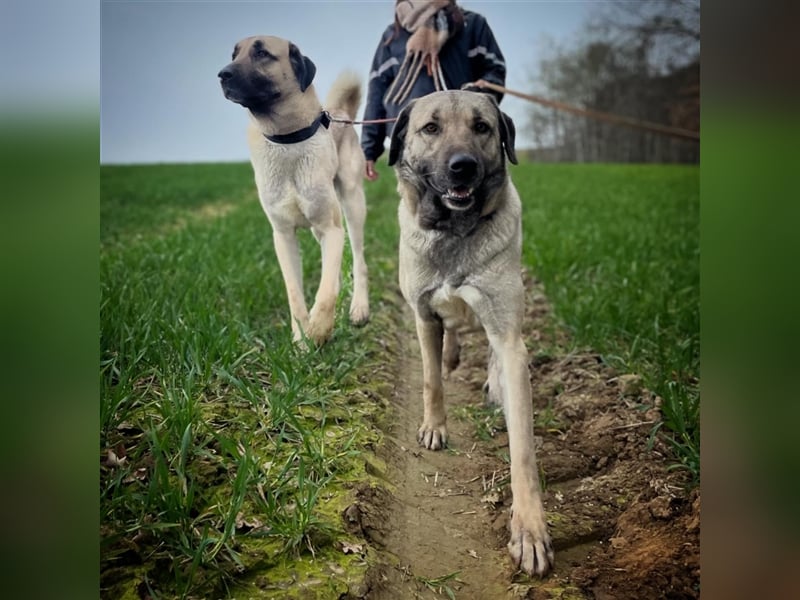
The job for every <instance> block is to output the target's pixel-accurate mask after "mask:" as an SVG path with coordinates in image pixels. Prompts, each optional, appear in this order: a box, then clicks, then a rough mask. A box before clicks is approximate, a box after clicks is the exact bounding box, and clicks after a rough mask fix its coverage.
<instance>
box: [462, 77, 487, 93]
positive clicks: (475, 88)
mask: <svg viewBox="0 0 800 600" xmlns="http://www.w3.org/2000/svg"><path fill="white" fill-rule="evenodd" d="M485 83H486V82H485V81H484V80H483V79H478V80H477V81H470V82H469V83H465V84H464V85H462V86H461V89H462V90H467V91H470V92H482V91H484V90H485V89H486V87H485V85H484V84H485Z"/></svg>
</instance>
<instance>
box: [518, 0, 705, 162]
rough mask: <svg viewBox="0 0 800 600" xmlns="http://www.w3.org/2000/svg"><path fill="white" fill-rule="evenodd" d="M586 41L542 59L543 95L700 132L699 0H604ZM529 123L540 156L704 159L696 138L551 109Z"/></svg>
mask: <svg viewBox="0 0 800 600" xmlns="http://www.w3.org/2000/svg"><path fill="white" fill-rule="evenodd" d="M580 39H581V42H580V43H578V44H577V45H576V46H575V47H572V48H561V47H558V46H555V45H554V46H552V49H551V50H550V51H549V52H548V54H546V55H545V56H544V57H543V58H542V59H541V61H540V65H539V67H540V68H539V76H538V80H537V81H536V82H534V83H535V85H536V87H537V88H538V91H539V92H540V93H541V94H542V95H545V96H547V97H549V98H551V99H554V100H558V101H561V102H565V103H568V104H572V105H576V106H578V107H582V108H586V109H591V110H594V111H602V112H607V113H613V114H617V115H620V116H624V117H628V118H632V119H638V120H642V121H651V122H655V123H661V124H664V125H672V126H675V127H680V128H683V129H689V130H694V131H696V130H698V129H699V112H700V104H699V98H700V79H699V73H700V61H699V57H700V4H699V1H698V0H670V1H661V2H636V3H624V4H618V3H608V4H604V5H603V6H602V8H601V9H600V11H599V12H597V13H596V14H595V15H593V17H592V19H591V20H590V22H589V23H588V24H587V26H586V28H585V35H582V36H581V38H580ZM528 126H529V127H531V128H532V129H533V132H534V136H533V137H534V139H535V140H537V144H539V146H538V148H537V151H535V152H534V155H535V156H537V157H539V158H541V159H545V160H553V159H554V157H555V156H558V157H560V159H562V160H573V161H624V162H646V161H659V162H661V161H668V162H676V161H681V162H695V161H697V160H699V149H698V147H697V146H698V145H697V143H696V142H691V141H689V142H685V141H676V140H674V139H670V138H666V137H662V136H658V135H656V134H653V133H648V132H643V131H636V130H632V129H628V128H620V127H619V126H617V125H611V124H608V123H602V122H596V121H591V120H590V119H588V118H586V117H576V116H573V115H565V114H560V115H558V116H556V115H554V113H553V111H552V110H551V109H549V108H548V109H545V108H542V107H534V108H532V109H531V113H530V120H529V123H528ZM548 129H549V130H551V131H552V133H548ZM548 143H549V144H558V148H557V149H556V148H555V147H552V146H548Z"/></svg>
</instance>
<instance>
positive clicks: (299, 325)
mask: <svg viewBox="0 0 800 600" xmlns="http://www.w3.org/2000/svg"><path fill="white" fill-rule="evenodd" d="M272 238H273V243H274V245H275V254H276V255H277V257H278V264H279V265H280V267H281V273H282V274H283V282H284V284H285V286H286V296H287V297H288V300H289V311H290V313H291V321H292V337H293V338H294V341H295V342H299V341H300V340H301V339H302V338H303V332H304V331H305V330H306V328H307V327H308V309H307V308H306V301H305V298H304V297H303V267H302V263H301V262H300V251H299V249H298V247H297V237H296V235H295V233H294V230H291V231H289V232H285V231H279V230H277V229H274V228H273V233H272Z"/></svg>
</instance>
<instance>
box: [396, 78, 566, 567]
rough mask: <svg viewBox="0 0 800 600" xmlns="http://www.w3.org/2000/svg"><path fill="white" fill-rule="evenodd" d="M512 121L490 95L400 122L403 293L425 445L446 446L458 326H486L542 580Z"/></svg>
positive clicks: (542, 529)
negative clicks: (445, 381) (448, 373)
mask: <svg viewBox="0 0 800 600" xmlns="http://www.w3.org/2000/svg"><path fill="white" fill-rule="evenodd" d="M506 157H508V159H509V160H510V161H511V162H513V163H516V155H515V153H514V125H513V123H512V121H511V119H510V118H509V117H508V116H507V115H505V114H504V113H502V112H501V111H500V109H499V108H498V106H497V103H496V102H495V101H494V99H493V98H491V97H490V96H489V95H487V94H481V93H475V92H469V91H445V92H436V93H433V94H429V95H427V96H423V97H422V98H419V99H417V100H414V101H412V102H411V103H410V104H409V105H408V106H407V107H406V108H405V109H403V111H401V113H400V115H399V116H398V120H397V123H396V124H395V126H394V130H393V132H392V138H391V146H390V150H389V164H390V165H394V168H395V172H396V174H397V179H398V185H397V189H398V192H399V193H400V196H401V199H402V200H401V202H400V207H399V218H400V287H401V289H402V292H403V296H404V297H405V299H406V301H407V302H408V303H409V305H410V306H411V308H412V309H413V310H414V315H415V318H416V327H417V336H418V337H419V344H420V348H421V350H422V364H423V378H424V388H423V404H424V416H423V421H422V426H421V427H420V429H419V434H418V440H419V443H420V444H421V445H422V446H424V447H426V448H428V449H430V450H439V449H441V448H443V447H444V446H445V445H446V443H447V425H446V420H447V417H446V415H445V408H444V397H443V386H442V368H443V365H444V368H445V369H447V370H450V369H453V368H455V366H456V365H457V364H458V354H459V348H460V345H459V341H458V334H459V332H461V331H468V330H470V329H474V328H479V327H482V328H483V329H484V330H485V332H486V335H487V337H488V339H489V344H490V347H491V354H490V360H489V377H488V380H487V392H488V397H489V399H490V401H492V402H495V403H498V404H502V406H503V408H504V413H505V418H506V424H507V427H508V438H509V452H510V455H511V490H512V493H513V497H514V500H513V505H512V515H511V539H510V541H509V543H508V549H509V553H510V554H511V558H512V560H513V563H514V565H515V566H516V567H518V568H520V569H522V570H523V571H525V572H526V573H528V574H531V575H533V574H536V575H544V574H545V573H547V572H548V571H549V570H550V569H551V568H552V565H553V560H554V555H553V549H552V545H551V543H550V535H549V533H548V531H547V523H546V521H545V513H544V508H543V505H542V500H541V492H540V487H539V478H538V471H537V467H536V455H535V450H534V440H533V406H532V402H531V386H530V375H529V372H528V353H527V349H526V348H525V343H524V341H523V339H522V316H523V309H524V302H525V296H524V288H523V283H522V274H521V248H522V222H521V212H522V211H521V203H520V199H519V195H518V193H517V190H516V188H515V187H514V184H513V183H512V182H511V178H510V176H509V174H508V171H507V169H506Z"/></svg>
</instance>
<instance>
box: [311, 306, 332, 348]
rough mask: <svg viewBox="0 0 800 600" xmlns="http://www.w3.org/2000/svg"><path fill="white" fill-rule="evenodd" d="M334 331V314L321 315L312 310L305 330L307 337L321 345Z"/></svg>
mask: <svg viewBox="0 0 800 600" xmlns="http://www.w3.org/2000/svg"><path fill="white" fill-rule="evenodd" d="M332 332H333V315H330V316H328V315H327V314H325V315H320V313H315V312H314V311H313V310H312V312H311V315H310V317H309V319H308V326H307V327H306V331H305V334H306V337H307V338H308V339H309V340H311V341H312V342H314V344H316V345H317V346H321V345H322V344H324V343H325V342H326V341H327V340H328V338H329V337H331V333H332Z"/></svg>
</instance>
